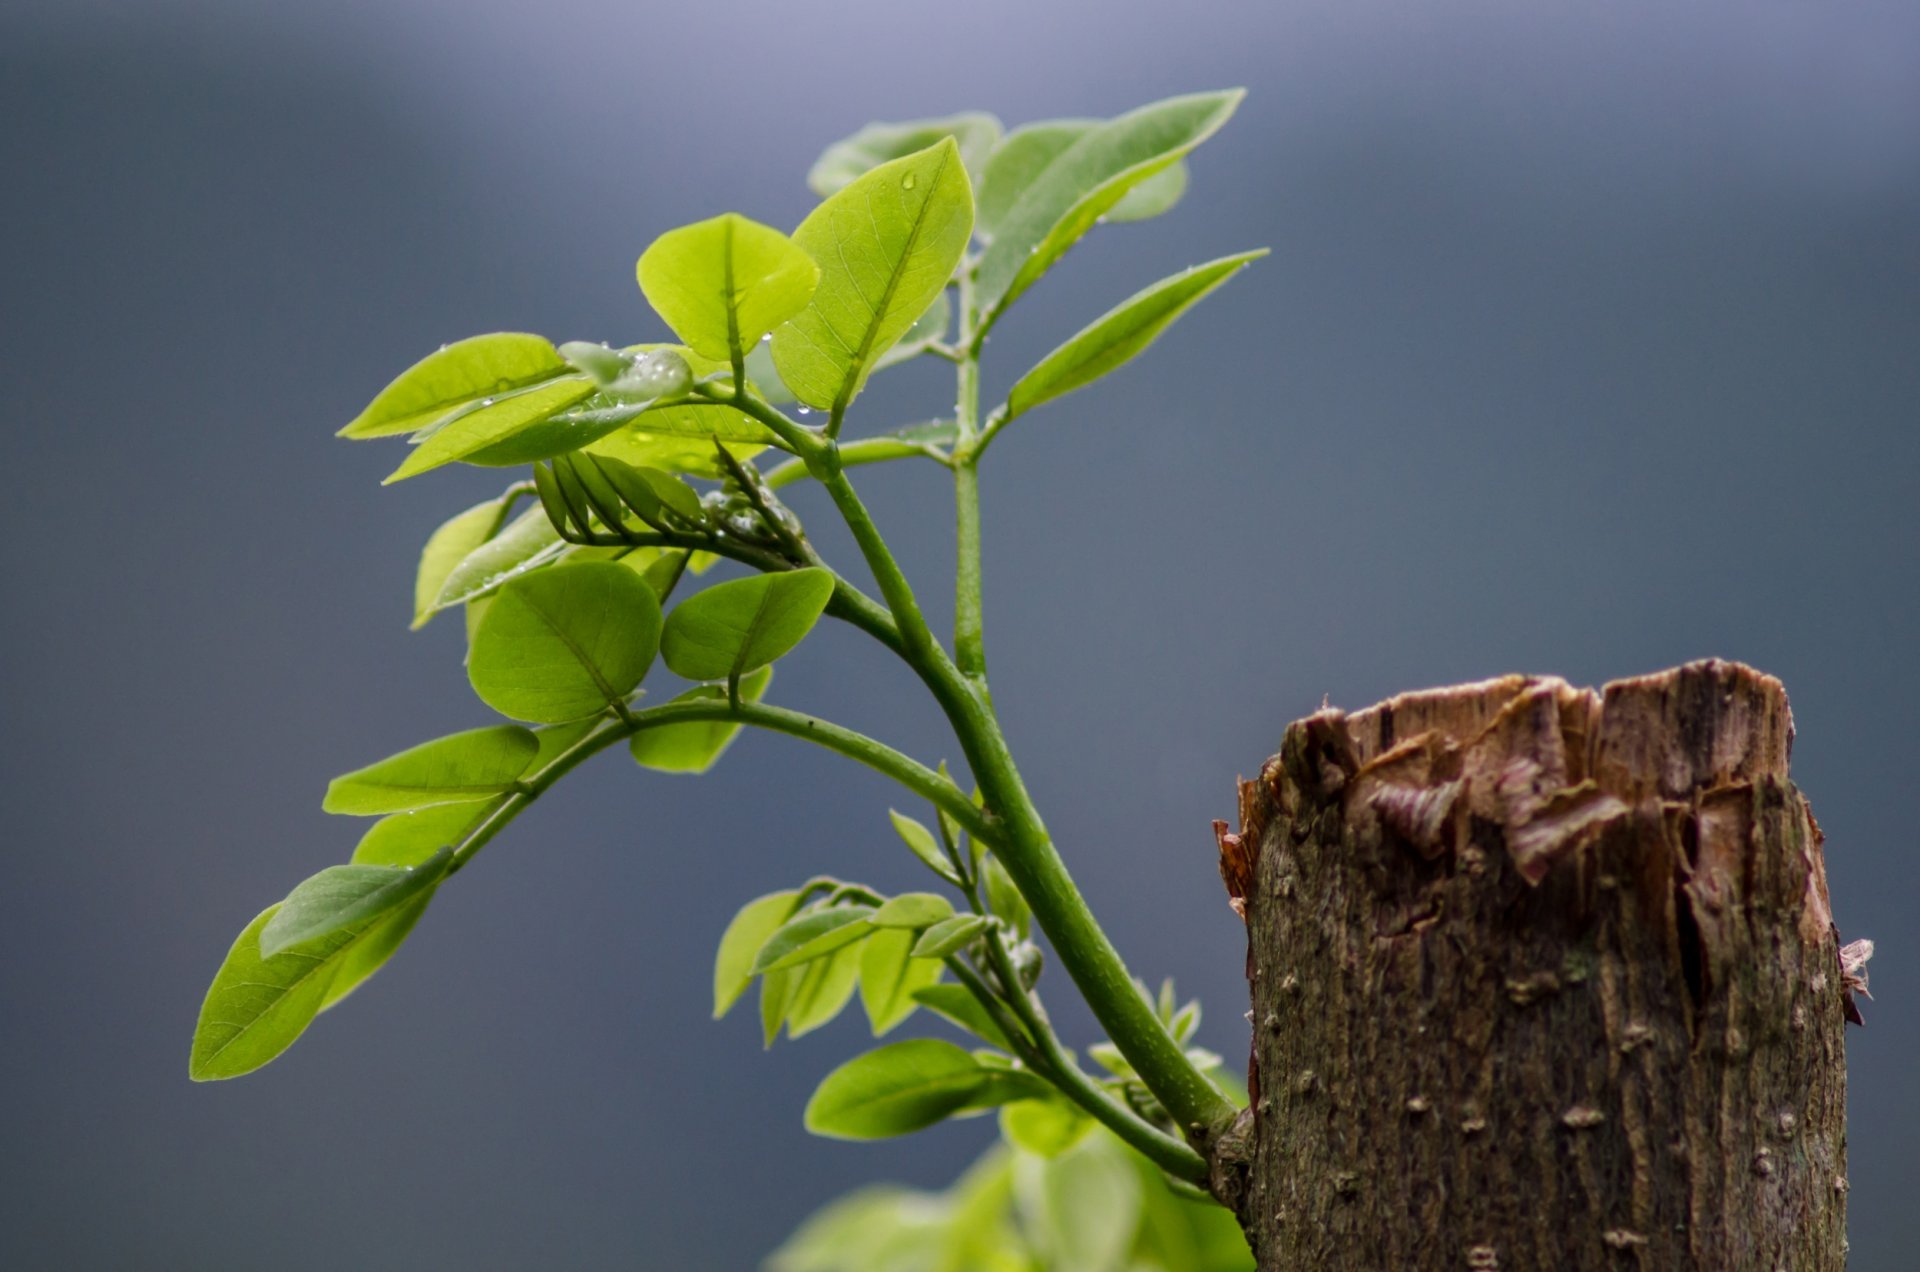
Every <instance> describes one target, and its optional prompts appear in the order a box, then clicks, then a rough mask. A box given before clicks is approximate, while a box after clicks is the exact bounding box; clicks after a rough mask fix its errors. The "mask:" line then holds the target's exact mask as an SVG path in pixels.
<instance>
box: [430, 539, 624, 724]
mask: <svg viewBox="0 0 1920 1272" xmlns="http://www.w3.org/2000/svg"><path fill="white" fill-rule="evenodd" d="M659 641H660V602H659V601H658V600H657V599H656V598H655V597H654V594H653V589H652V588H650V587H648V586H647V585H646V582H645V580H643V579H642V578H641V577H640V576H639V575H638V574H635V573H634V572H633V571H632V570H629V569H627V568H626V567H625V566H623V565H619V564H616V563H615V562H612V561H585V562H581V563H579V564H577V565H575V564H569V565H564V566H557V567H555V568H554V569H551V570H543V571H541V572H540V573H538V574H530V575H527V576H526V577H525V578H519V579H515V580H514V581H513V582H511V583H509V584H508V585H507V586H506V587H504V588H502V589H501V590H500V594H499V595H498V596H497V597H495V598H494V601H493V605H492V606H491V607H490V608H489V609H488V610H487V614H486V617H485V618H483V619H481V620H480V627H479V629H478V630H477V631H475V632H474V634H473V648H472V651H471V652H470V653H469V654H468V657H467V678H468V680H470V681H471V682H472V684H473V690H474V692H475V693H477V694H479V695H480V700H481V701H482V702H484V703H486V704H487V705H488V706H490V707H492V708H493V709H494V710H495V711H498V712H500V713H501V714H502V715H507V716H512V717H514V718H515V719H520V720H534V721H539V722H541V723H547V724H559V723H562V722H564V721H567V720H575V719H578V718H579V717H581V716H585V715H592V714H594V713H595V712H599V711H604V710H606V709H607V708H608V707H610V706H615V705H617V704H620V703H624V702H625V701H626V699H627V695H629V694H631V693H632V692H633V691H634V689H635V687H636V686H638V685H639V683H640V681H641V679H642V677H644V676H645V675H646V674H647V668H648V667H649V666H651V665H652V663H653V656H654V653H655V651H656V650H657V649H658V648H659Z"/></svg>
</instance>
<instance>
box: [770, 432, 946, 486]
mask: <svg viewBox="0 0 1920 1272" xmlns="http://www.w3.org/2000/svg"><path fill="white" fill-rule="evenodd" d="M915 457H919V458H924V459H932V460H936V461H938V462H940V463H943V464H944V463H946V462H947V460H946V456H945V455H943V454H942V453H941V452H940V451H939V450H937V449H935V448H934V447H932V446H929V445H927V444H926V443H925V442H910V441H907V440H906V439H905V438H901V437H884V436H883V437H862V438H860V439H859V440H857V441H852V442H843V443H841V445H840V466H841V467H842V468H858V467H860V466H861V465H862V464H883V463H885V462H887V461H888V460H891V459H913V458H915ZM805 476H807V462H806V461H805V460H804V459H789V460H787V461H785V462H784V463H780V464H776V465H774V466H773V467H772V468H769V469H768V470H767V471H766V472H765V474H763V475H762V476H761V480H762V481H764V482H766V483H767V489H768V490H779V489H780V488H781V487H783V486H791V485H792V484H793V483H794V482H796V481H799V480H800V479H801V478H803V477H805Z"/></svg>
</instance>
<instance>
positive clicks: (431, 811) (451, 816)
mask: <svg viewBox="0 0 1920 1272" xmlns="http://www.w3.org/2000/svg"><path fill="white" fill-rule="evenodd" d="M538 766H539V762H538V761H537V760H536V761H535V762H534V763H533V764H530V765H528V768H529V769H533V768H537V767H538ZM498 807H499V800H498V799H494V800H489V801H487V802H486V803H484V804H441V805H438V806H436V807H434V808H420V809H415V810H413V811H412V812H406V813H393V814H390V815H388V816H386V817H382V818H381V819H380V820H379V821H377V822H375V823H373V825H372V826H370V827H368V828H367V833H366V834H364V835H362V836H360V842H359V844H358V845H356V846H355V847H354V850H353V859H352V860H353V864H354V865H356V866H418V865H423V864H424V863H426V862H427V861H429V860H431V859H432V857H433V855H434V854H435V853H437V852H439V851H440V850H441V849H442V848H451V847H453V846H454V845H455V844H458V843H459V842H460V841H461V840H463V839H465V838H466V837H467V833H468V832H469V831H471V830H472V829H473V828H474V827H476V826H478V825H479V824H480V823H481V822H483V821H485V820H486V819H487V818H488V817H489V816H491V815H492V813H493V810H494V809H495V808H498Z"/></svg>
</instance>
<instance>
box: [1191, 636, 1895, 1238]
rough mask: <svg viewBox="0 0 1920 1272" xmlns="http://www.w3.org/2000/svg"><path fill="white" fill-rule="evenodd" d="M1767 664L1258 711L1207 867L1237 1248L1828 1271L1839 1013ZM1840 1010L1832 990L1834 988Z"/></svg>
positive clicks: (1841, 1122)
mask: <svg viewBox="0 0 1920 1272" xmlns="http://www.w3.org/2000/svg"><path fill="white" fill-rule="evenodd" d="M1792 739H1793V724H1792V715H1791V713H1790V712H1789V710H1788V706H1787V698H1786V693H1785V691H1784V690H1783V689H1782V688H1781V686H1780V683H1779V682H1778V681H1776V680H1774V679H1772V678H1771V677H1768V676H1764V675H1761V674H1760V673H1758V672H1755V671H1753V670H1752V669H1750V668H1747V667H1743V666H1740V665H1738V664H1733V663H1726V662H1717V661H1710V662H1702V663H1694V664H1691V665H1689V666H1686V667H1681V668H1678V669H1676V670H1673V671H1667V672H1662V673H1660V674H1657V675H1652V676H1645V677H1641V678H1638V679H1634V680H1624V681H1620V682H1617V683H1614V684H1610V685H1607V686H1606V687H1605V688H1604V689H1602V690H1600V691H1599V692H1597V693H1596V692H1594V691H1593V690H1590V689H1575V688H1573V687H1571V686H1569V685H1568V684H1566V683H1565V682H1564V681H1560V680H1556V679H1547V678H1532V677H1522V676H1509V677H1507V678H1505V679H1501V680H1490V681H1486V682H1484V683H1481V684H1474V685H1464V686H1459V687H1456V688H1449V689H1439V690H1433V691H1430V692H1424V693H1413V694H1406V695H1403V696H1401V697H1398V698H1394V699H1392V700H1390V701H1388V702H1384V703H1381V704H1380V705H1378V706H1375V707H1371V708H1369V709H1367V710H1365V711H1360V712H1356V713H1354V714H1351V715H1349V714H1346V713H1344V712H1341V711H1338V710H1331V709H1328V710H1322V711H1320V712H1318V713H1317V714H1315V715H1312V716H1309V717H1307V718H1306V719H1304V720H1300V721H1298V722H1296V723H1295V724H1293V725H1292V726H1291V727H1289V728H1288V730H1287V733H1286V737H1285V741H1284V743H1283V744H1282V748H1281V752H1280V754H1279V755H1278V756H1276V757H1274V758H1273V759H1272V760H1271V761H1269V762H1268V764H1267V766H1266V767H1265V769H1264V770H1263V771H1262V773H1261V775H1260V778H1259V780H1258V781H1255V782H1247V783H1243V784H1242V786H1241V799H1240V804H1241V807H1240V817H1241V830H1240V832H1239V834H1238V835H1230V834H1227V833H1225V831H1226V828H1225V824H1224V823H1221V824H1219V825H1218V827H1217V829H1218V831H1219V832H1220V838H1221V848H1222V869H1223V873H1225V874H1226V876H1227V879H1228V886H1229V890H1230V891H1231V892H1235V893H1236V894H1237V896H1236V901H1235V905H1236V908H1237V909H1241V910H1242V912H1243V914H1244V916H1245V918H1246V921H1247V927H1248V944H1249V952H1248V978H1249V981H1250V984H1251V987H1252V998H1253V1012H1252V1016H1251V1019H1252V1021H1253V1033H1254V1037H1253V1055H1252V1060H1251V1063H1250V1066H1249V1068H1250V1079H1251V1080H1250V1083H1249V1086H1250V1087H1251V1088H1252V1099H1253V1103H1252V1107H1251V1108H1250V1109H1249V1112H1248V1114H1247V1115H1243V1119H1242V1124H1241V1126H1240V1127H1239V1128H1237V1129H1238V1132H1239V1133H1238V1134H1236V1135H1233V1136H1229V1137H1228V1141H1229V1142H1228V1143H1225V1144H1223V1145H1222V1146H1220V1147H1219V1148H1217V1149H1216V1154H1215V1161H1216V1172H1215V1177H1216V1191H1219V1192H1222V1193H1224V1194H1227V1195H1228V1196H1230V1197H1231V1199H1232V1204H1234V1205H1235V1206H1236V1208H1237V1209H1238V1211H1239V1213H1240V1215H1241V1219H1242V1223H1243V1225H1244V1226H1245V1227H1246V1229H1247V1232H1248V1234H1249V1238H1250V1239H1251V1241H1252V1242H1253V1245H1254V1249H1255V1251H1256V1252H1257V1254H1258V1258H1259V1266H1260V1267H1261V1268H1262V1269H1287V1270H1288V1272H1314V1270H1317V1269H1336V1268H1337V1269H1341V1270H1342V1272H1354V1270H1357V1269H1414V1268H1418V1269H1427V1268H1471V1269H1492V1268H1504V1269H1521V1268H1526V1269H1589V1268H1608V1269H1613V1268H1649V1269H1651V1268H1660V1269H1667V1268H1674V1269H1681V1268H1686V1269H1693V1268H1715V1269H1720V1268H1762V1269H1768V1270H1771V1269H1776V1268H1790V1269H1794V1270H1795V1272H1807V1270H1819V1269H1839V1268H1841V1267H1843V1266H1844V1262H1845V1251H1846V1239H1845V1229H1846V1201H1847V1175H1846V1127H1845V1100H1846V1073H1845V1067H1844V1052H1843V1039H1842V1030H1843V1028H1844V1018H1845V1017H1846V1016H1848V1015H1851V1014H1852V1013H1853V1003H1852V998H1851V994H1850V990H1851V989H1853V988H1863V987H1864V981H1863V979H1856V978H1855V976H1854V975H1853V973H1854V972H1855V971H1856V970H1857V969H1856V968H1855V967H1854V966H1852V965H1851V964H1850V965H1849V966H1848V967H1847V968H1845V969H1844V970H1843V967H1842V963H1841V955H1840V951H1839V947H1838V941H1837V936H1836V933H1835V929H1834V926H1833V922H1832V918H1831V912H1830V907H1829V904H1828V898H1827V884H1826V872H1825V868H1824V865H1823V858H1822V853H1821V835H1820V830H1819V828H1818V826H1817V825H1816V824H1815V823H1814V820H1813V817H1812V815H1811V813H1810V812H1809V810H1808V807H1807V802H1806V800H1805V799H1804V798H1803V797H1802V796H1801V794H1800V792H1799V791H1798V789H1796V788H1795V787H1794V785H1793V783H1792V782H1791V781H1790V780H1789V779H1788V776H1787V758H1788V752H1789V750H1790V747H1791V743H1792ZM1856 1018H1857V1017H1856Z"/></svg>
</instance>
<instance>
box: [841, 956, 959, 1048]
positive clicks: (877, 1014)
mask: <svg viewBox="0 0 1920 1272" xmlns="http://www.w3.org/2000/svg"><path fill="white" fill-rule="evenodd" d="M913 939H914V938H913V933H912V932H911V931H906V930H902V929H892V930H888V931H881V932H875V933H874V934H873V935H872V936H871V937H869V938H868V939H867V943H866V944H865V945H863V946H861V947H860V1005H861V1006H862V1007H864V1008H865V1009H866V1012H867V1020H868V1022H869V1023H870V1024H871V1025H872V1026H873V1036H874V1037H876V1038H878V1037H880V1036H881V1035H882V1034H884V1033H886V1032H887V1031H888V1030H890V1029H892V1028H893V1027H894V1026H895V1025H897V1024H899V1023H900V1022H901V1021H903V1020H905V1019H906V1018H907V1017H908V1016H911V1015H912V1014H913V1009H914V1008H915V1007H917V1006H919V1003H917V1002H916V1001H915V1000H914V997H913V991H914V990H916V989H924V988H926V987H927V986H929V985H932V984H934V983H935V982H937V981H938V980H939V979H940V976H941V974H942V973H943V972H944V971H945V970H946V968H945V967H944V966H943V965H942V964H941V962H940V960H939V959H932V958H915V957H913Z"/></svg>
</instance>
